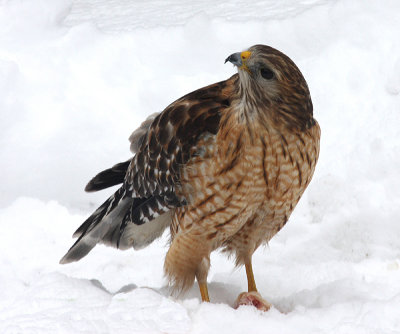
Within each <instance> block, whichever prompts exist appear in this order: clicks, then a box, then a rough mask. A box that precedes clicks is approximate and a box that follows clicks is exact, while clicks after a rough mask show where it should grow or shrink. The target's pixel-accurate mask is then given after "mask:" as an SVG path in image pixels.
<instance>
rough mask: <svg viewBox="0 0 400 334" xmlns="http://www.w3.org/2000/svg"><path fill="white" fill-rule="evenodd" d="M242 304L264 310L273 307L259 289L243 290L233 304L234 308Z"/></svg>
mask: <svg viewBox="0 0 400 334" xmlns="http://www.w3.org/2000/svg"><path fill="white" fill-rule="evenodd" d="M241 305H251V306H254V307H255V308H257V309H258V310H260V311H264V312H266V311H268V310H269V309H270V308H271V304H270V303H268V302H267V301H266V300H265V299H263V298H262V297H261V295H260V294H259V293H258V292H257V291H251V292H242V293H241V294H240V295H239V296H238V297H237V299H236V301H235V303H234V304H233V308H235V309H237V308H238V307H239V306H241Z"/></svg>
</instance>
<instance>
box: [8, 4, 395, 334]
mask: <svg viewBox="0 0 400 334" xmlns="http://www.w3.org/2000/svg"><path fill="white" fill-rule="evenodd" d="M399 12H400V4H399V3H398V1H394V0H392V1H390V0H382V1H380V2H379V3H378V2H376V1H373V0H364V1H361V0H354V1H351V2H350V1H342V0H339V1H321V0H308V1H307V0H302V1H295V0H285V1H280V2H277V1H271V0H270V1H268V0H265V1H261V0H258V1H254V2H251V3H250V2H248V1H221V2H218V4H215V3H214V2H213V1H210V0H205V1H198V2H191V1H177V0H174V1H173V0H169V1H165V2H161V1H155V0H153V1H146V2H141V1H127V0H113V1H109V0H75V1H70V0H38V1H35V2H33V1H31V0H14V1H2V2H0V22H1V24H0V110H1V112H0V143H1V144H0V171H1V175H2V182H1V184H0V226H1V227H2V233H1V234H0V286H1V287H2V288H1V289H0V333H7V334H9V333H114V332H117V333H243V332H247V331H249V330H250V331H253V332H256V331H258V332H262V333H264V332H272V333H369V334H370V333H400V316H399V309H400V224H399V217H400V178H399V172H400V169H399V166H400V114H399V110H400V40H399V38H398V35H399V31H400V20H399V15H398V13H399ZM256 43H263V44H268V45H271V46H274V47H276V48H278V49H280V50H282V51H284V52H285V53H287V54H288V55H289V56H290V57H291V58H292V59H293V60H294V61H295V62H296V63H297V64H298V66H299V67H300V69H301V70H302V72H303V74H304V76H305V77H306V79H307V81H308V84H309V86H310V90H311V94H312V98H313V102H314V110H315V117H316V118H317V119H318V121H319V123H320V125H321V128H322V142H321V155H320V160H319V163H318V166H317V170H316V173H315V176H314V179H313V181H312V182H311V185H310V187H309V189H308V190H307V191H306V193H305V195H304V196H303V198H302V200H301V201H300V203H299V205H298V207H297V208H296V210H295V212H294V213H293V215H292V216H291V218H290V221H289V223H288V224H287V226H286V227H285V228H284V229H283V230H282V231H281V232H280V233H279V234H278V235H277V236H276V237H275V238H273V239H272V240H271V242H270V244H269V245H268V247H266V248H264V249H259V250H258V251H257V252H256V253H255V256H254V260H253V262H254V271H255V277H256V282H257V286H258V288H259V290H260V292H261V294H262V295H263V296H264V297H265V298H266V299H267V300H268V301H270V302H271V303H272V304H273V305H274V307H273V308H272V309H271V310H270V311H269V312H267V313H261V312H259V311H257V310H255V309H254V308H251V307H241V308H239V309H238V310H234V309H232V308H231V305H232V304H233V302H234V300H235V298H236V297H237V295H238V294H239V293H240V292H241V291H244V290H245V289H246V279H245V273H244V270H243V269H233V263H232V261H231V260H229V259H226V258H225V257H224V256H223V255H221V254H219V253H215V254H212V257H211V263H212V267H211V271H210V274H209V290H210V296H211V299H212V301H213V303H210V304H207V303H206V304H204V303H203V304H202V303H200V301H199V294H198V291H197V287H196V286H194V287H193V288H192V289H191V290H190V291H189V292H188V293H187V294H185V295H181V296H175V295H171V294H170V291H169V290H168V288H167V287H166V282H165V281H164V279H163V259H164V256H165V253H166V251H167V246H166V244H167V237H168V236H167V235H164V236H163V238H161V239H160V240H158V241H156V242H154V243H153V244H152V245H150V246H149V247H148V248H146V249H144V250H141V251H137V252H134V251H126V252H119V251H116V250H114V249H110V248H106V247H103V246H98V247H96V248H95V249H94V250H93V251H92V252H91V253H90V255H89V256H87V257H85V258H84V259H83V260H81V261H80V262H78V263H74V264H71V265H66V266H61V265H59V264H58V261H59V259H60V258H61V256H62V255H63V254H64V253H65V251H66V250H67V249H68V247H70V246H71V244H72V241H73V240H72V239H71V234H72V232H73V231H74V230H75V229H76V228H77V227H78V226H79V224H80V223H81V222H82V221H83V220H84V219H85V217H87V216H88V215H89V214H90V213H91V211H92V210H93V209H95V207H96V206H97V205H99V204H100V203H101V202H102V201H103V200H104V198H106V197H107V195H108V194H109V193H110V192H112V191H113V189H111V190H107V191H103V192H101V193H99V194H86V193H84V192H83V187H84V185H85V184H86V182H87V181H88V180H89V179H90V178H91V177H92V176H93V175H94V174H96V173H97V172H98V171H100V170H102V169H103V168H107V167H109V166H111V165H112V164H114V163H116V162H119V161H123V160H124V159H126V158H128V157H129V143H128V140H127V138H128V137H129V135H130V134H131V132H132V130H134V129H135V128H136V127H137V126H139V125H140V123H141V122H142V121H143V120H144V118H145V117H146V116H147V115H149V114H151V113H153V112H156V111H160V110H162V109H163V108H164V107H165V106H166V105H168V104H169V103H170V102H171V101H173V100H174V99H176V98H178V97H180V96H182V95H183V94H185V93H187V92H189V91H191V90H193V89H196V88H198V87H201V86H204V85H206V84H209V83H212V82H216V81H219V80H223V79H225V78H227V77H229V76H230V75H231V74H233V72H234V69H233V68H232V66H229V65H224V64H223V61H224V59H225V58H226V56H228V55H229V54H231V53H233V52H236V51H240V50H243V49H245V48H246V47H249V46H251V45H253V44H256Z"/></svg>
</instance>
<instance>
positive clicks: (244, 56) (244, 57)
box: [240, 51, 251, 60]
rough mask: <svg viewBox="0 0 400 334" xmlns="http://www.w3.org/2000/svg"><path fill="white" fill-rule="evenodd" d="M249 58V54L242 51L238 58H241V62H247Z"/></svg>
mask: <svg viewBox="0 0 400 334" xmlns="http://www.w3.org/2000/svg"><path fill="white" fill-rule="evenodd" d="M250 56H251V52H250V51H243V52H242V53H241V54H240V58H242V60H247V59H248V58H249V57H250Z"/></svg>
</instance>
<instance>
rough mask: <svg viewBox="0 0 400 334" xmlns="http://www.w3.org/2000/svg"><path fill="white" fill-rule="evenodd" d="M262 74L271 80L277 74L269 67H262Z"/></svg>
mask: <svg viewBox="0 0 400 334" xmlns="http://www.w3.org/2000/svg"><path fill="white" fill-rule="evenodd" d="M260 73H261V76H262V77H263V78H264V79H267V80H271V79H272V78H273V77H274V76H275V75H274V72H272V71H271V70H270V69H269V68H268V67H262V68H261V69H260Z"/></svg>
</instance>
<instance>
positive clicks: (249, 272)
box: [245, 260, 257, 292]
mask: <svg viewBox="0 0 400 334" xmlns="http://www.w3.org/2000/svg"><path fill="white" fill-rule="evenodd" d="M245 266H246V275H247V285H248V291H249V292H251V291H257V287H256V282H255V281H254V274H253V267H252V265H251V260H249V261H248V262H246V264H245Z"/></svg>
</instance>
